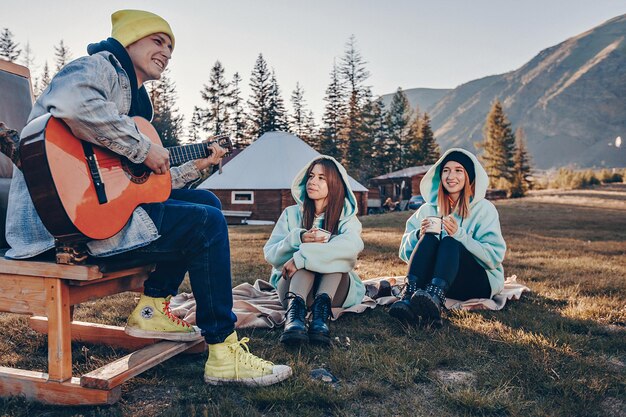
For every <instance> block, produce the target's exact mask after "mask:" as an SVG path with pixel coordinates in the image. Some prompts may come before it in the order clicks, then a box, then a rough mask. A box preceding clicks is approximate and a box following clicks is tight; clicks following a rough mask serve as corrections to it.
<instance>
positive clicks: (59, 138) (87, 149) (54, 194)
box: [19, 114, 232, 240]
mask: <svg viewBox="0 0 626 417" xmlns="http://www.w3.org/2000/svg"><path fill="white" fill-rule="evenodd" d="M133 119H134V120H135V124H136V125H137V128H138V130H139V131H140V132H141V133H143V134H144V135H146V136H147V137H148V138H150V140H151V141H152V142H153V143H157V144H159V145H161V140H160V139H159V135H158V133H157V132H156V130H155V129H154V127H153V126H152V125H151V124H150V122H148V121H147V120H145V119H143V118H141V117H134V118H133ZM213 139H214V140H213V141H211V142H203V143H195V144H190V145H183V146H174V147H169V148H167V149H168V151H169V153H170V165H171V166H177V165H180V164H183V163H185V162H187V161H191V160H194V159H199V158H206V157H208V156H209V155H210V154H211V153H212V149H211V148H210V147H209V145H211V144H212V143H214V142H217V143H218V144H219V145H220V146H221V147H223V148H226V149H227V150H228V152H230V151H232V144H231V142H230V139H229V138H228V137H226V136H219V137H215V138H213ZM19 151H20V159H21V164H22V166H21V168H22V172H23V173H24V178H25V179H26V185H27V186H28V191H29V193H30V195H31V198H32V200H33V203H34V205H35V209H36V210H37V213H38V214H39V217H40V218H41V220H42V221H43V224H44V225H45V226H46V228H47V229H48V231H50V233H51V234H52V235H53V236H54V237H55V238H57V239H61V240H63V239H75V238H76V236H77V235H80V234H82V235H84V236H87V237H88V238H90V239H106V238H109V237H111V236H113V235H115V234H116V233H117V232H119V231H120V230H122V228H123V227H124V225H125V224H126V223H127V222H128V220H129V219H130V217H131V215H132V213H133V211H134V210H135V208H136V207H137V206H139V205H140V204H144V203H156V202H162V201H165V200H167V199H168V198H169V195H170V192H171V188H172V183H171V176H170V172H169V171H168V172H167V173H165V174H162V175H157V174H154V173H153V172H152V171H151V170H150V169H149V168H148V167H146V166H145V165H143V164H135V163H132V162H131V161H130V160H128V159H127V158H125V157H123V156H121V155H119V154H117V153H115V152H112V151H111V150H109V149H107V148H104V147H100V146H98V145H94V144H92V143H90V142H87V141H84V140H80V139H78V138H76V137H75V136H74V135H73V134H72V132H71V130H70V129H69V127H68V126H67V125H66V124H65V123H64V122H63V121H61V120H59V119H56V118H54V117H52V116H51V115H49V114H46V115H43V116H41V117H39V118H37V119H35V120H33V121H31V123H29V124H28V125H27V126H26V127H25V128H24V131H23V132H22V140H21V142H20V149H19Z"/></svg>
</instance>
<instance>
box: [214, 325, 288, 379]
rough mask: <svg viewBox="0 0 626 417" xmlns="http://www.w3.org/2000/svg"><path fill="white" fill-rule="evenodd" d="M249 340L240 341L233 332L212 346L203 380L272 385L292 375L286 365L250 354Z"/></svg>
mask: <svg viewBox="0 0 626 417" xmlns="http://www.w3.org/2000/svg"><path fill="white" fill-rule="evenodd" d="M248 341H249V339H248V338H247V337H244V338H243V339H241V340H237V332H232V333H231V334H230V336H228V337H227V338H226V340H224V341H223V342H222V343H218V344H215V345H209V359H208V360H207V361H206V365H205V366H204V380H205V382H206V383H208V384H210V385H221V384H242V385H252V386H255V385H256V386H260V385H263V386H265V385H272V384H275V383H277V382H280V381H282V380H285V379H287V378H289V377H290V376H291V368H290V367H288V366H287V365H274V364H273V363H272V362H270V361H266V360H264V359H261V358H259V357H257V356H254V355H253V354H252V353H250V349H248V345H247V343H248Z"/></svg>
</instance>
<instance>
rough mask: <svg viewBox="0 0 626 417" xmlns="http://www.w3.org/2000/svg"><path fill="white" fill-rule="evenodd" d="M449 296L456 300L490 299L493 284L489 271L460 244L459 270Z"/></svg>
mask: <svg viewBox="0 0 626 417" xmlns="http://www.w3.org/2000/svg"><path fill="white" fill-rule="evenodd" d="M447 296H448V297H449V298H454V299H455V300H462V301H465V300H469V299H470V298H490V297H491V284H490V283H489V278H488V277H487V271H485V268H483V267H482V266H481V265H480V264H479V263H478V261H476V258H474V255H472V254H471V253H470V252H469V251H468V250H467V249H466V248H465V246H463V245H461V244H460V243H459V270H458V274H457V276H456V277H455V279H454V281H453V283H452V285H451V286H450V287H449V290H448V294H447Z"/></svg>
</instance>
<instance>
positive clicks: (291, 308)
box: [263, 155, 365, 345]
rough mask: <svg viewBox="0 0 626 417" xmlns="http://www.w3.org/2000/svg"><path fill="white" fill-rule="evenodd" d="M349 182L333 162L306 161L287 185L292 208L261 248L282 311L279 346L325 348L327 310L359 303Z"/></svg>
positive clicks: (356, 224) (357, 228)
mask: <svg viewBox="0 0 626 417" xmlns="http://www.w3.org/2000/svg"><path fill="white" fill-rule="evenodd" d="M349 184H350V183H349V177H348V174H347V173H346V170H345V169H344V168H343V167H342V166H341V165H340V164H339V162H337V161H336V160H335V159H334V158H332V157H330V156H324V155H322V156H320V157H317V158H316V159H314V160H313V161H311V162H310V163H309V164H307V166H305V167H304V168H303V169H302V171H300V173H299V174H298V175H297V176H296V178H295V179H294V181H293V185H292V187H291V193H292V195H293V198H294V200H295V201H296V203H297V204H296V205H293V206H290V207H287V208H286V209H285V210H284V211H283V213H282V214H281V216H280V218H279V219H278V222H276V226H275V227H274V230H273V231H272V235H271V236H270V238H269V240H268V241H267V243H266V244H265V247H264V248H263V252H264V254H265V259H266V260H267V262H269V263H270V264H271V265H272V266H273V269H272V275H271V277H270V283H271V284H272V285H273V286H274V287H275V288H276V289H277V292H278V295H279V297H280V299H281V301H282V302H283V304H284V305H285V307H286V308H287V318H286V321H285V329H284V331H283V334H282V335H281V338H280V341H281V342H282V343H285V344H300V343H302V342H307V341H311V342H313V343H319V344H324V345H329V344H330V331H329V328H328V320H329V318H330V316H331V314H332V313H331V306H332V307H344V308H347V307H350V306H352V305H354V304H357V303H360V302H361V300H362V299H363V295H364V294H365V286H364V285H363V283H362V282H361V279H360V278H359V276H358V275H357V274H356V273H355V272H354V271H353V268H354V265H355V264H356V260H357V255H358V254H359V252H361V251H362V250H363V241H362V240H361V222H360V221H359V219H358V218H357V217H356V214H357V207H358V206H357V200H356V197H355V196H354V193H353V192H352V190H351V188H350V185H349ZM326 231H327V232H329V233H326ZM307 306H310V309H311V313H312V314H311V316H312V318H311V323H310V324H309V325H308V329H307V323H306V321H305V318H306V313H307Z"/></svg>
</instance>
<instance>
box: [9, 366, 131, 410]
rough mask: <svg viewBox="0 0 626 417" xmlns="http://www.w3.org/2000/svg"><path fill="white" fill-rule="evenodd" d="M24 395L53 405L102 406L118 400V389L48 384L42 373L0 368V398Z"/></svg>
mask: <svg viewBox="0 0 626 417" xmlns="http://www.w3.org/2000/svg"><path fill="white" fill-rule="evenodd" d="M17 395H19V396H24V397H26V398H27V399H28V400H34V401H39V402H41V403H45V404H55V405H105V404H113V403H115V402H116V401H118V400H119V399H120V395H121V388H120V387H116V388H113V389H112V390H97V389H91V388H85V387H81V386H80V379H78V378H72V379H70V380H68V381H65V382H57V381H50V380H49V379H48V375H47V374H45V373H42V372H34V371H26V370H23V369H13V368H6V367H4V366H0V396H2V397H8V396H17Z"/></svg>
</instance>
